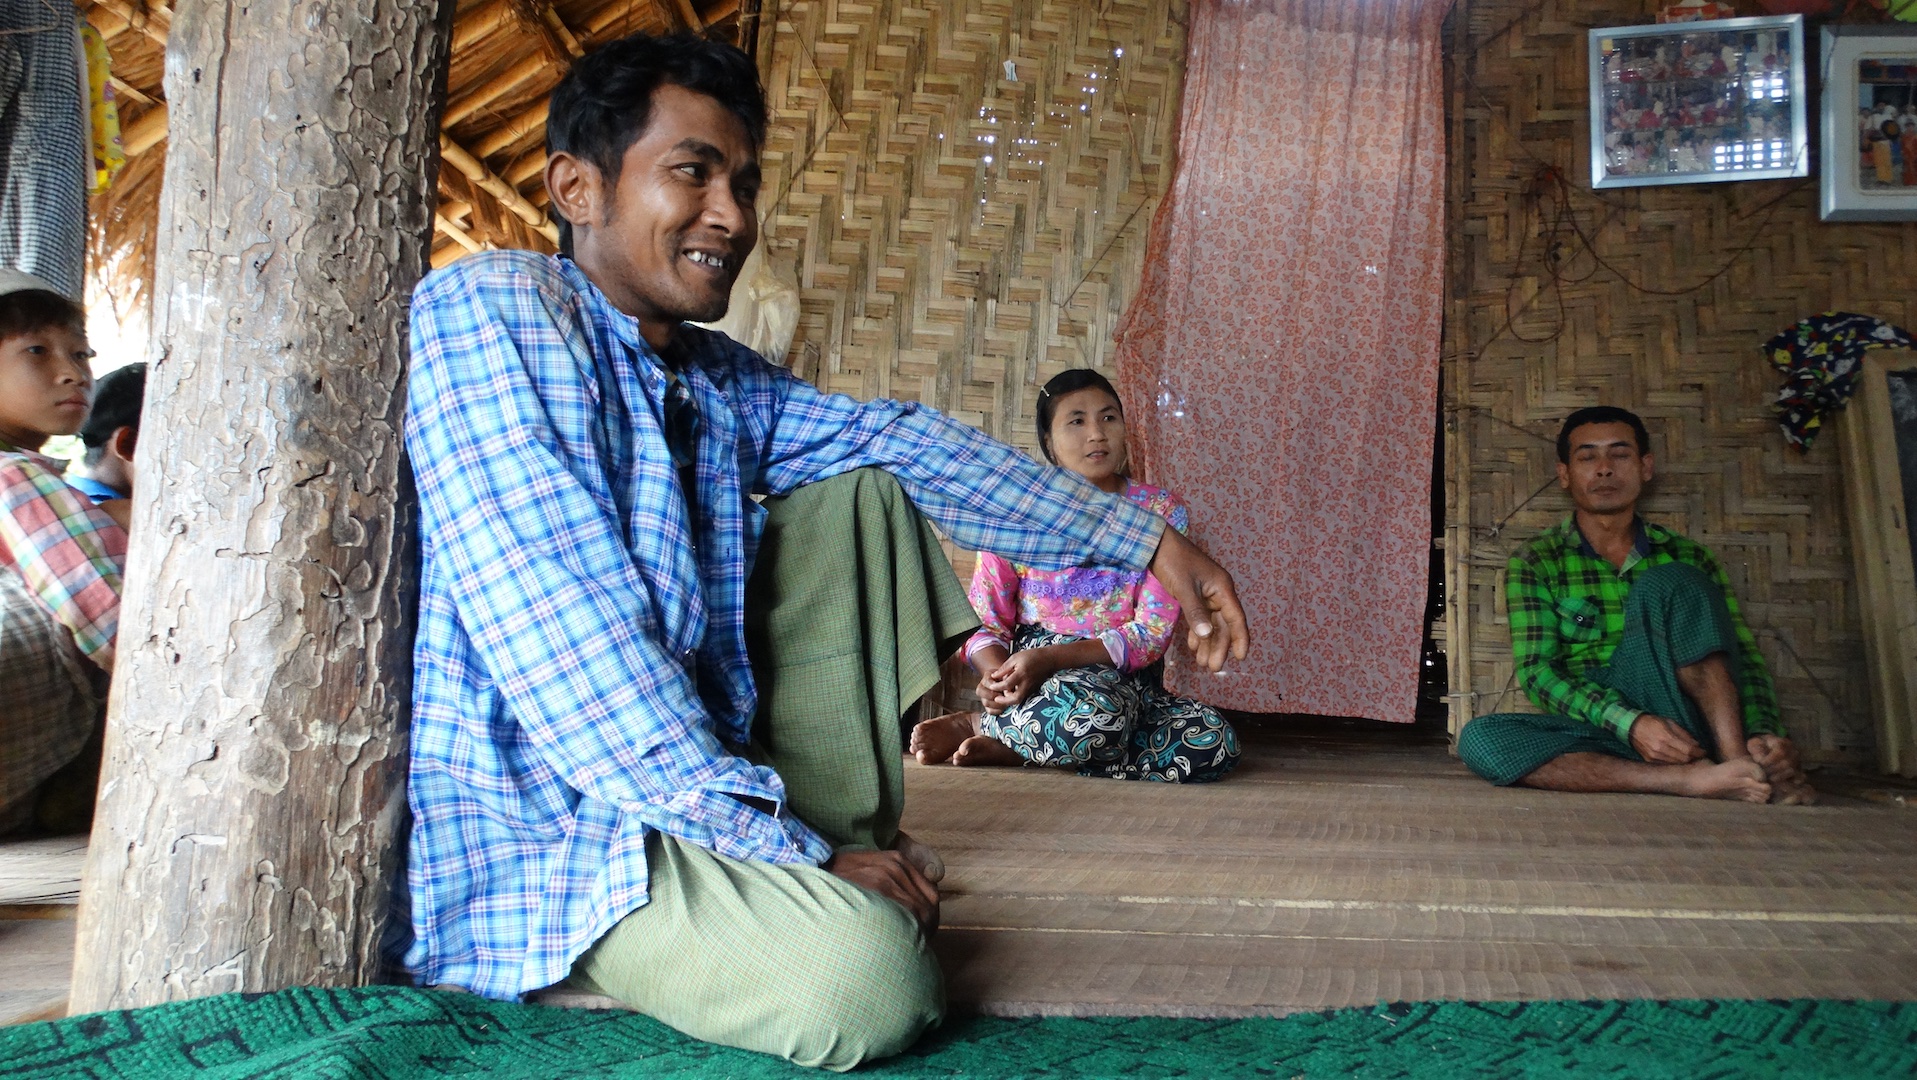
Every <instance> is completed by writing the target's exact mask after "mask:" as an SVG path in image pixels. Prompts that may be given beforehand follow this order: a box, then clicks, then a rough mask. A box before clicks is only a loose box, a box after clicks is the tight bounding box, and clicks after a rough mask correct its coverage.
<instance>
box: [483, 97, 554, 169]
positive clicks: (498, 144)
mask: <svg viewBox="0 0 1917 1080" xmlns="http://www.w3.org/2000/svg"><path fill="white" fill-rule="evenodd" d="M551 104H552V99H551V98H549V97H548V98H541V99H540V101H539V103H538V104H536V105H533V106H532V107H530V108H528V109H527V110H526V111H525V112H522V113H520V114H519V115H518V116H515V117H513V118H512V119H510V120H508V121H506V122H505V123H503V124H501V125H499V126H498V127H497V128H494V129H493V132H492V134H490V135H488V136H486V137H485V138H483V139H481V140H479V141H478V142H476V143H474V144H473V153H474V155H476V156H478V157H480V158H482V159H483V158H490V157H492V156H493V155H494V154H497V153H499V152H500V151H502V150H504V149H506V148H507V147H509V146H512V145H514V144H516V143H518V142H520V141H521V140H522V139H524V138H526V136H528V135H531V134H532V133H533V132H535V131H537V132H540V133H541V134H542V135H543V134H544V132H545V128H546V110H547V107H548V106H549V105H551Z"/></svg>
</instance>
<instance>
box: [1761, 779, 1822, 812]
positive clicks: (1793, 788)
mask: <svg viewBox="0 0 1917 1080" xmlns="http://www.w3.org/2000/svg"><path fill="white" fill-rule="evenodd" d="M1771 801H1772V802H1774V803H1776V804H1778V805H1779V806H1810V805H1813V804H1814V803H1816V802H1817V789H1816V788H1814V787H1811V786H1810V785H1809V784H1807V783H1804V782H1803V781H1799V782H1797V783H1790V784H1772V785H1771Z"/></svg>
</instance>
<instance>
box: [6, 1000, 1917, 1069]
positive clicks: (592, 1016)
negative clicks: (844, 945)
mask: <svg viewBox="0 0 1917 1080" xmlns="http://www.w3.org/2000/svg"><path fill="white" fill-rule="evenodd" d="M860 1073H861V1074H862V1075H871V1076H884V1077H962V1076H976V1077H998V1076H1060V1077H1108V1076H1109V1077H1153V1078H1157V1077H1206V1078H1212V1077H1239V1076H1246V1077H1280V1078H1292V1077H1342V1076H1362V1077H1415V1078H1418V1080H1430V1078H1442V1077H1473V1078H1495V1077H1531V1076H1553V1077H1566V1076H1577V1077H1584V1076H1602V1077H1630V1078H1633V1080H1641V1078H1649V1077H1666V1076H1668V1077H1681V1078H1683V1080H1703V1078H1710V1077H1725V1078H1730V1077H1737V1078H1744V1077H1771V1076H1775V1077H1793V1078H1796V1077H1870V1078H1873V1080H1887V1078H1890V1077H1903V1076H1911V1075H1913V1074H1917V1004H1897V1003H1889V1002H1858V1001H1665V1002H1659V1001H1583V1002H1543V1003H1531V1004H1516V1003H1472V1002H1422V1003H1416V1004H1397V1005H1380V1006H1378V1007H1377V1008H1374V1009H1340V1010H1336V1011H1333V1012H1326V1013H1306V1014H1300V1015H1296V1016H1289V1017H1285V1018H1283V1019H1277V1020H1270V1019H1262V1020H1166V1019H1157V1018H1102V1019H1069V1018H1062V1017H1052V1018H1042V1019H1041V1018H1029V1019H1016V1020H1005V1019H998V1018H994V1017H979V1018H972V1019H961V1020H955V1021H953V1022H951V1023H948V1024H947V1025H946V1026H945V1027H944V1028H942V1029H940V1030H939V1031H937V1032H935V1033H933V1034H932V1035H930V1036H928V1037H927V1038H925V1039H924V1040H921V1042H920V1043H919V1045H918V1046H917V1047H915V1048H914V1049H913V1050H912V1052H911V1053H909V1054H906V1055H905V1056H903V1057H899V1058H895V1059H893V1060H891V1061H887V1062H882V1063H880V1064H878V1065H875V1066H871V1067H868V1068H865V1069H862V1070H860ZM0 1074H4V1075H5V1076H7V1077H9V1078H11V1080H25V1078H43V1077H137V1078H139V1080H168V1078H171V1077H180V1076H194V1077H203V1078H239V1077H249V1078H253V1077H258V1078H266V1077H274V1078H286V1080H294V1078H297V1080H326V1078H340V1080H346V1078H348V1077H351V1078H354V1080H386V1078H391V1077H443V1076H478V1075H485V1076H488V1077H502V1078H505V1077H529V1078H530V1077H537V1078H541V1080H544V1078H547V1077H569V1078H573V1077H576V1078H589V1077H591V1078H607V1080H612V1078H621V1080H623V1078H627V1077H648V1078H651V1077H674V1076H688V1077H689V1076H699V1077H753V1078H756V1077H788V1076H811V1077H815V1078H816V1077H818V1076H820V1075H826V1074H821V1073H816V1072H811V1071H809V1070H805V1069H800V1068H797V1067H795V1066H791V1065H787V1064H785V1063H784V1062H782V1061H778V1060H776V1059H773V1058H769V1057H765V1056H762V1055H759V1054H752V1053H747V1052H745V1051H742V1050H728V1049H724V1048H721V1047H716V1046H708V1045H705V1044H702V1043H698V1042H694V1041H692V1040H691V1039H688V1038H686V1037H684V1036H682V1035H679V1034H678V1033H676V1032H674V1031H672V1030H671V1029H669V1028H667V1027H665V1026H664V1025H662V1024H659V1023H657V1022H656V1021H653V1020H648V1019H646V1018H645V1017H642V1016H634V1015H630V1014H625V1013H607V1012H578V1011H570V1010H564V1009H555V1008H546V1007H541V1006H537V1005H513V1004H502V1003H500V1002H496V1001H487V1000H485V999H483V998H478V997H473V996H471V995H467V994H445V993H435V992H432V991H426V990H413V989H406V988H400V987H373V988H368V989H363V990H341V991H324V990H306V989H296V990H285V991H281V992H279V993H275V994H261V995H241V994H228V995H225V996H222V997H215V998H202V999H200V1000H197V1001H183V1002H176V1003H174V1004H170V1005H159V1006H155V1007H153V1008H149V1009H136V1010H132V1011H127V1012H106V1013H93V1014H91V1015H88V1016H78V1017H73V1018H71V1019H67V1020H56V1021H50V1022H46V1023H38V1024H22V1025H19V1026H17V1027H11V1028H0Z"/></svg>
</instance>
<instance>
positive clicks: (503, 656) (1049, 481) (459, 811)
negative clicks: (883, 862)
mask: <svg viewBox="0 0 1917 1080" xmlns="http://www.w3.org/2000/svg"><path fill="white" fill-rule="evenodd" d="M675 345H676V346H677V347H676V348H675V349H674V358H673V359H674V369H675V370H676V373H677V375H678V380H679V382H680V383H681V384H682V385H683V386H684V388H685V390H686V391H687V392H688V393H689V396H690V404H691V405H692V406H693V407H695V408H696V409H697V415H698V423H697V424H696V425H695V424H692V423H691V417H690V416H681V417H680V418H679V420H680V422H679V423H678V424H675V425H674V426H675V427H677V428H679V429H680V430H683V431H686V432H687V434H688V437H689V438H690V439H691V440H692V441H693V443H694V444H695V446H694V448H693V449H694V450H695V451H696V452H694V453H691V454H687V455H682V457H683V458H685V459H686V460H685V464H686V465H687V468H686V469H685V470H684V473H683V475H686V476H690V477H692V478H693V481H694V491H693V492H692V495H693V496H694V497H693V498H692V499H690V500H687V499H684V498H682V497H681V491H680V477H681V475H682V472H681V470H680V469H679V468H677V467H676V466H675V462H674V460H673V455H672V454H671V453H670V452H669V451H668V448H667V439H666V432H665V431H664V430H663V428H664V425H665V424H666V422H667V420H668V419H669V418H668V417H667V415H666V397H667V392H668V391H667V384H668V382H669V381H670V380H669V375H668V369H667V367H666V366H665V364H664V363H663V362H662V361H661V359H660V358H659V356H658V355H657V353H656V352H655V351H654V350H653V349H652V347H651V346H650V345H648V344H647V343H646V341H645V339H644V338H643V337H641V336H640V333H639V324H638V322H637V321H636V320H634V319H633V318H632V317H630V316H628V315H625V314H623V313H621V312H620V311H619V310H617V309H616V308H614V307H613V306H612V304H611V302H609V301H608V300H607V299H606V297H605V294H603V293H601V292H600V291H599V290H598V288H596V287H595V286H594V285H593V284H592V283H591V282H590V281H588V280H587V278H586V276H585V274H584V273H583V272H581V271H580V269H579V268H578V267H577V266H576V265H574V264H573V263H572V262H571V261H569V260H567V259H565V258H561V257H557V256H555V257H550V258H548V257H542V256H538V255H533V254H531V253H528V252H523V251H497V252H488V253H484V254H479V255H472V256H469V257H467V258H465V259H461V260H460V261H459V262H457V263H455V264H453V265H452V266H450V267H448V268H446V269H444V270H440V271H437V272H435V273H433V274H431V275H429V276H428V277H427V278H426V280H425V281H424V282H422V283H421V284H420V286H419V289H418V290H417V291H416V292H415V293H414V296H413V310H412V371H411V376H410V378H411V382H410V387H409V391H408V399H409V400H408V403H407V424H406V446H407V449H408V451H409V452H410V454H411V458H412V466H413V473H414V477H415V479H416V480H417V482H418V485H419V499H420V518H419V530H420V579H421V580H420V599H419V634H418V638H417V642H416V644H415V646H414V684H413V729H412V772H411V775H410V778H409V780H408V784H407V794H408V798H409V801H410V802H411V805H412V809H413V830H412V837H411V849H410V853H409V856H408V858H409V866H408V879H407V886H408V889H409V890H410V899H409V903H410V908H411V929H412V933H413V941H412V942H411V944H410V948H409V949H408V950H407V951H406V954H405V960H404V962H405V965H406V967H407V969H408V970H409V971H410V972H411V973H412V975H413V977H414V978H415V979H416V980H418V981H419V982H421V983H423V984H437V983H451V984H456V985H459V986H464V987H466V988H468V989H471V990H475V991H477V992H479V993H481V994H485V995H487V996H489V997H499V998H507V997H513V996H515V995H519V994H524V993H526V992H528V991H531V990H536V989H538V988H540V987H543V986H547V985H549V984H551V983H554V982H557V981H559V980H560V979H563V978H565V976H566V975H567V973H568V972H569V970H570V969H571V966H572V963H573V961H574V960H575V959H576V958H577V957H578V956H579V955H580V954H581V953H583V952H585V950H586V949H587V948H589V947H590V946H591V945H592V943H593V942H594V941H596V940H597V939H598V938H600V937H601V936H602V935H604V934H605V933H606V931H608V930H610V929H611V928H612V926H613V924H614V923H616V922H618V921H619V920H620V919H621V918H623V917H624V916H625V915H626V914H627V913H628V912H630V911H632V910H633V909H635V908H637V907H639V906H641V905H643V904H644V903H645V902H646V900H647V897H648V895H649V893H648V888H647V868H646V854H645V845H646V836H647V834H648V833H649V832H651V831H652V830H659V831H661V832H665V833H669V834H671V835H673V836H677V837H679V838H681V839H683V840H687V841H689V842H691V843H694V844H697V845H699V846H701V847H704V848H707V849H709V850H712V851H716V852H718V853H720V854H722V855H727V856H731V857H733V858H737V859H749V860H756V861H761V862H774V863H797V862H804V863H812V864H817V863H819V862H821V861H823V860H825V859H826V858H827V857H829V856H830V854H831V852H830V849H829V848H828V846H827V845H826V843H825V842H824V840H823V839H822V838H821V837H820V836H819V835H818V834H817V833H816V832H814V831H813V830H812V829H811V828H810V827H809V826H807V825H806V824H805V823H804V822H801V821H799V820H797V819H795V818H793V817H792V816H791V814H790V813H789V812H788V811H787V810H786V809H785V788H784V785H783V784H782V783H781V781H780V779H779V776H778V774H777V773H775V772H774V771H773V770H771V769H769V768H765V767H762V766H758V765H754V764H752V763H751V762H750V761H747V760H746V759H745V758H743V757H739V756H737V755H736V754H735V752H734V750H735V749H736V748H739V747H742V746H743V745H744V744H745V743H746V741H747V738H748V736H749V735H750V733H751V724H752V717H753V712H754V709H755V706H756V701H757V694H756V691H755V690H754V687H753V682H752V669H751V664H750V661H749V660H748V659H747V656H746V648H745V634H744V599H745V582H746V574H747V572H748V571H749V570H750V568H751V566H752V561H753V557H754V554H755V552H756V550H757V547H758V542H759V529H760V527H761V523H762V521H763V520H764V517H765V513H766V512H765V511H764V510H763V509H762V508H760V507H759V506H758V504H757V503H755V502H753V501H752V500H751V499H750V498H748V497H747V494H748V493H750V492H763V493H766V494H780V493H783V492H787V491H791V490H792V489H794V488H796V487H799V486H800V485H802V484H807V483H810V482H812V481H815V480H823V479H826V478H828V477H831V476H835V475H838V474H840V473H844V472H848V471H850V470H853V469H857V468H861V467H864V466H868V465H872V466H880V467H883V468H885V469H886V470H888V471H889V472H891V473H892V474H893V475H894V476H895V477H897V478H898V481H899V483H900V485H902V486H903V487H904V489H905V491H906V494H908V495H909V496H911V498H912V501H913V503H914V504H915V505H916V506H917V507H918V508H919V509H920V510H921V511H922V512H924V513H925V514H927V515H928V516H930V517H931V518H932V520H934V521H936V522H938V524H939V525H940V526H941V527H942V528H943V529H944V530H945V531H946V533H947V534H948V535H950V536H951V537H952V538H953V539H954V540H955V541H957V542H958V543H959V544H961V545H963V546H965V547H968V548H985V549H990V550H993V551H1001V552H1006V553H1008V554H1010V555H1012V556H1014V557H1016V558H1019V559H1021V560H1024V561H1026V562H1030V563H1035V564H1038V565H1049V566H1061V565H1073V564H1080V563H1096V564H1102V565H1108V566H1123V567H1127V568H1130V569H1135V570H1143V569H1144V568H1145V567H1146V565H1147V564H1148V563H1149V562H1150V560H1151V557H1152V553H1153V551H1154V550H1155V549H1156V547H1157V543H1158V538H1159V534H1160V532H1161V530H1162V529H1163V528H1164V523H1163V521H1162V520H1161V519H1160V518H1159V517H1158V516H1157V515H1155V514H1153V513H1151V512H1150V511H1149V510H1146V509H1144V508H1142V507H1138V506H1134V505H1132V504H1131V503H1129V502H1127V501H1125V500H1123V499H1119V498H1114V497H1111V496H1107V495H1104V494H1102V493H1101V492H1099V491H1098V490H1097V489H1096V488H1094V487H1092V486H1091V485H1090V484H1089V483H1087V482H1086V481H1084V480H1083V479H1081V478H1079V477H1078V476H1075V475H1073V474H1072V473H1069V472H1066V471H1065V470H1063V469H1048V468H1043V467H1041V466H1038V465H1036V464H1034V463H1033V462H1031V461H1030V460H1029V459H1027V458H1025V457H1024V456H1022V455H1020V454H1019V453H1018V452H1017V451H1015V450H1013V449H1011V448H1010V447H1007V446H1005V445H1003V444H1001V443H997V442H994V441H992V440H991V439H988V438H986V437H985V436H984V435H982V434H980V433H978V432H977V431H975V430H973V429H971V428H969V427H966V426H965V425H963V424H960V423H958V422H956V421H953V420H950V419H947V418H946V417H944V416H941V415H939V414H938V413H937V412H935V411H933V410H931V409H928V408H924V407H923V406H919V405H913V404H903V403H900V402H896V401H873V402H868V403H866V404H863V405H862V404H860V403H858V402H856V401H854V400H852V399H851V398H848V397H845V396H844V395H837V394H833V395H828V394H822V393H820V392H819V391H818V390H816V389H815V388H813V387H812V386H811V385H810V384H809V383H806V382H805V381H804V380H802V379H799V378H797V377H796V376H794V375H792V374H791V373H790V372H788V371H786V370H784V369H782V368H777V367H774V366H772V365H771V364H768V363H766V362H765V361H763V360H761V359H760V358H759V357H758V356H757V355H756V354H754V353H752V352H751V351H750V350H748V349H746V348H745V347H744V346H742V345H739V344H737V343H735V342H733V341H732V340H731V339H729V338H727V337H725V336H724V335H721V334H716V333H712V332H709V331H704V330H699V329H696V328H693V327H682V328H681V329H680V331H679V336H678V339H677V341H676V342H675ZM755 804H758V805H764V806H771V807H774V808H776V811H777V812H776V813H766V812H765V811H763V810H761V809H758V808H757V807H756V806H755ZM715 932H716V933H723V932H724V931H723V929H719V930H716V931H715Z"/></svg>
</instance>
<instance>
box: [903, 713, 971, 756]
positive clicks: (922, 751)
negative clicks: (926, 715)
mask: <svg viewBox="0 0 1917 1080" xmlns="http://www.w3.org/2000/svg"><path fill="white" fill-rule="evenodd" d="M977 734H978V717H977V716H974V715H973V714H971V713H966V712H955V713H946V714H945V715H944V716H934V717H933V718H932V719H930V720H921V721H919V722H918V723H916V724H914V725H912V741H911V743H910V745H908V746H907V747H906V749H907V750H910V751H911V752H912V756H913V757H915V758H918V759H919V764H921V765H943V764H945V763H946V762H947V761H950V760H952V755H953V754H955V753H957V752H958V748H959V744H961V743H963V742H964V741H965V740H967V739H969V738H971V737H973V736H974V735H977Z"/></svg>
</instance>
